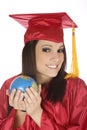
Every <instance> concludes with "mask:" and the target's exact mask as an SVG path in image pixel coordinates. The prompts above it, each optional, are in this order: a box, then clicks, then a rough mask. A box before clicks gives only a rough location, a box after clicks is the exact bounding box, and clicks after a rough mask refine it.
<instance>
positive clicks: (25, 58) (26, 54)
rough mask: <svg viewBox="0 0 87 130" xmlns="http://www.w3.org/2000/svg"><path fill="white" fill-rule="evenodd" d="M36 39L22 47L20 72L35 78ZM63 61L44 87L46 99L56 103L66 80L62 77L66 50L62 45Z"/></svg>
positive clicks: (64, 73)
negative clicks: (55, 74) (54, 75)
mask: <svg viewBox="0 0 87 130" xmlns="http://www.w3.org/2000/svg"><path fill="white" fill-rule="evenodd" d="M37 43H38V40H34V41H29V42H28V43H27V44H26V45H25V46H24V48H23V51H22V74H23V75H27V76H31V77H32V78H34V79H35V80H36V79H37V78H36V58H35V57H36V56H35V47H36V44H37ZM63 53H64V61H63V64H62V66H61V69H60V71H59V72H58V74H57V76H56V77H54V78H53V79H52V81H51V82H50V84H49V86H48V87H47V88H46V99H47V100H49V101H52V102H53V103H56V102H57V101H60V102H61V101H62V99H63V97H64V94H65V90H66V80H65V79H64V77H65V75H66V72H65V67H66V50H65V47H64V52H63Z"/></svg>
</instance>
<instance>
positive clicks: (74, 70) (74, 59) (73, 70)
mask: <svg viewBox="0 0 87 130" xmlns="http://www.w3.org/2000/svg"><path fill="white" fill-rule="evenodd" d="M78 76H79V69H78V60H77V52H76V37H75V28H74V27H72V63H71V69H70V73H69V74H67V75H66V76H65V78H70V77H78Z"/></svg>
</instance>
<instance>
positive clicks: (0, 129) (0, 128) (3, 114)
mask: <svg viewBox="0 0 87 130" xmlns="http://www.w3.org/2000/svg"><path fill="white" fill-rule="evenodd" d="M7 86H9V85H6V82H4V84H3V85H2V87H1V89H0V130H12V127H13V122H14V116H15V110H14V109H12V111H11V112H10V114H9V115H8V114H7V113H8V96H7V95H6V89H7Z"/></svg>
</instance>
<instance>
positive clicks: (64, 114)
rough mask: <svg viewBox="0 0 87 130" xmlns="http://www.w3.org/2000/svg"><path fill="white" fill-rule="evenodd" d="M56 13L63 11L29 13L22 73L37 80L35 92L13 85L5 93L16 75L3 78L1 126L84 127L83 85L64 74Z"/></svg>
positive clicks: (86, 97) (86, 95)
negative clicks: (23, 90) (5, 79)
mask: <svg viewBox="0 0 87 130" xmlns="http://www.w3.org/2000/svg"><path fill="white" fill-rule="evenodd" d="M55 16H57V18H56V17H55ZM20 17H21V15H20ZM25 17H26V16H25ZM44 17H45V18H44ZM60 17H63V18H65V17H67V15H66V14H65V13H62V14H61V13H55V14H50V16H49V14H47V15H46V14H45V15H44V14H43V15H41V14H40V15H39V17H37V16H36V15H35V16H34V15H32V19H31V20H30V22H29V28H28V29H27V31H26V33H25V36H24V38H25V39H24V40H25V46H24V48H23V52H22V74H23V75H27V76H31V77H32V78H34V79H35V80H36V81H37V83H38V87H39V92H37V91H35V89H34V88H33V87H30V88H27V89H26V92H25V93H23V92H21V91H20V90H16V89H14V90H13V91H12V93H9V86H10V84H11V82H12V81H13V79H15V77H17V76H14V77H12V78H10V79H8V80H7V81H5V83H4V84H3V86H2V88H1V90H0V96H1V97H2V98H1V99H0V129H1V130H13V129H14V130H48V129H50V130H83V128H84V126H85V128H84V130H86V129H87V125H86V121H87V119H86V117H87V88H86V85H85V83H84V81H82V80H81V79H79V78H78V77H74V78H72V77H69V78H65V77H66V75H67V73H66V72H65V65H66V51H65V46H64V41H63V30H62V29H61V28H59V27H60V19H59V23H58V18H60ZM25 19H26V18H25ZM67 19H68V20H69V18H68V17H67ZM63 20H64V19H63ZM70 21H71V19H70ZM70 21H68V22H70ZM38 26H39V27H38ZM58 26H59V27H58ZM57 27H58V30H57ZM37 34H38V35H37ZM3 102H4V105H3Z"/></svg>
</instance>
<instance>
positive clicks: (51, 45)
mask: <svg viewBox="0 0 87 130" xmlns="http://www.w3.org/2000/svg"><path fill="white" fill-rule="evenodd" d="M63 52H64V44H63V43H62V42H61V43H56V42H52V41H47V40H39V41H38V43H37V45H36V50H35V54H36V69H37V72H38V74H39V75H41V76H42V77H45V78H53V77H55V76H57V74H58V72H59V70H60V68H61V66H62V63H63V61H64V53H63Z"/></svg>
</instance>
